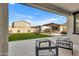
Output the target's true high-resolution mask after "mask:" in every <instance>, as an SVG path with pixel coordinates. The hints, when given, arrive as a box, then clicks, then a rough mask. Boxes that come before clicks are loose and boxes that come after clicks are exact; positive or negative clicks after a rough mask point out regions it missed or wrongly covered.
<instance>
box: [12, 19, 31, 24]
mask: <svg viewBox="0 0 79 59" xmlns="http://www.w3.org/2000/svg"><path fill="white" fill-rule="evenodd" d="M15 22H26V23H28V24H31V23H29V22H27V21H25V20H20V21H14V22H13V23H15Z"/></svg>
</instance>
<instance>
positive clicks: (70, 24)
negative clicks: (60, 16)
mask: <svg viewBox="0 0 79 59" xmlns="http://www.w3.org/2000/svg"><path fill="white" fill-rule="evenodd" d="M73 20H74V19H73V15H71V16H68V20H67V23H68V24H67V27H68V34H67V35H68V37H70V38H71V40H72V41H73V43H74V45H77V46H75V48H76V50H74V52H76V53H75V54H74V55H78V56H79V35H77V34H73V24H74V23H73ZM75 48H73V49H75Z"/></svg>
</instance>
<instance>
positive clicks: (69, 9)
mask: <svg viewBox="0 0 79 59" xmlns="http://www.w3.org/2000/svg"><path fill="white" fill-rule="evenodd" d="M23 5H29V6H32V7H35V8H39V9H42V10H46V11H49V12H54V13H58V14H62V15H64V14H65V15H71V14H72V13H74V12H77V11H79V3H24V4H23Z"/></svg>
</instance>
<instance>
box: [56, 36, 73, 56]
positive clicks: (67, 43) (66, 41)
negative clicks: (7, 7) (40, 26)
mask: <svg viewBox="0 0 79 59" xmlns="http://www.w3.org/2000/svg"><path fill="white" fill-rule="evenodd" d="M56 44H57V46H58V48H64V49H68V50H71V51H72V55H73V42H72V41H71V40H70V38H68V37H59V38H58V39H57V40H56Z"/></svg>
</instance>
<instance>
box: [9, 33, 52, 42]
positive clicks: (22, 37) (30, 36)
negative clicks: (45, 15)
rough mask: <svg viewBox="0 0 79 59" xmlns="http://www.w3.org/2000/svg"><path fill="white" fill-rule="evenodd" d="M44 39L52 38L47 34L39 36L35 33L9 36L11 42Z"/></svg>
mask: <svg viewBox="0 0 79 59" xmlns="http://www.w3.org/2000/svg"><path fill="white" fill-rule="evenodd" d="M44 37H50V36H49V35H45V34H39V35H37V34H35V33H16V34H11V35H10V36H9V41H18V40H28V39H34V38H44Z"/></svg>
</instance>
